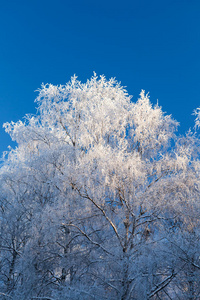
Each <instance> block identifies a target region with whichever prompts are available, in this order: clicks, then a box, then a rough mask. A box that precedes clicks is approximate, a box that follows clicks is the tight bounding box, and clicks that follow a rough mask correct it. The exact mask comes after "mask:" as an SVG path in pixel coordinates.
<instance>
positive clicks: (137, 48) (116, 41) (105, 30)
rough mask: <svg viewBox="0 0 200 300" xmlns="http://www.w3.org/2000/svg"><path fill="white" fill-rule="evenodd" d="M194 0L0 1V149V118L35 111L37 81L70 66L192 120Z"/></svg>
mask: <svg viewBox="0 0 200 300" xmlns="http://www.w3.org/2000/svg"><path fill="white" fill-rule="evenodd" d="M199 20H200V2H199V1H197V0H196V1H194V0H188V1H187V0H180V1H178V0H174V1H172V0H168V1H147V0H145V1H135V0H132V1H126V0H125V1H113V0H110V1H109V0H108V1H105V0H102V1H81V0H79V1H68V0H67V1H64V0H57V1H46V0H40V1H37V0H34V1H32V0H30V1H20V0H19V1H14V0H11V1H7V0H5V1H4V0H2V1H0V35H1V39H0V42H1V46H0V79H1V81H0V106H1V110H0V122H1V126H0V138H1V143H0V151H1V153H2V151H5V150H7V146H8V145H13V144H12V143H11V140H10V137H9V136H8V135H7V134H6V133H4V129H3V128H2V125H3V123H4V122H7V121H8V122H10V121H15V122H16V121H18V120H19V119H22V118H23V116H24V115H25V114H27V113H33V114H34V113H36V109H35V107H36V103H34V99H35V98H36V96H37V92H34V91H35V90H37V89H38V88H40V86H41V83H52V84H55V85H57V84H65V83H66V82H68V81H69V80H70V77H71V76H72V75H73V74H76V75H77V76H78V78H79V79H80V80H81V81H83V82H84V81H86V79H87V78H90V77H91V76H92V75H93V71H95V72H96V73H97V75H101V74H104V75H105V76H106V78H110V77H116V79H117V80H118V81H121V83H122V85H124V86H127V90H128V92H129V93H130V94H131V95H133V100H137V98H138V96H139V93H140V90H141V89H144V90H146V92H150V97H151V101H152V102H153V103H157V99H158V101H159V105H161V106H162V107H163V110H164V111H166V112H167V113H168V114H172V115H173V117H174V118H175V119H176V120H177V121H178V122H180V133H183V132H184V131H186V130H188V129H189V128H190V127H193V126H194V117H193V116H192V115H191V114H192V112H193V110H194V109H195V108H196V107H198V106H199V104H200V101H199V100H200V99H199V98H200V96H199V81H200V59H199V53H200V21H199Z"/></svg>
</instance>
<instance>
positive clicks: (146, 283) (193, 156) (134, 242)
mask: <svg viewBox="0 0 200 300" xmlns="http://www.w3.org/2000/svg"><path fill="white" fill-rule="evenodd" d="M36 103H37V114H36V115H26V116H25V118H24V121H18V122H17V123H14V122H11V123H6V124H4V127H5V130H6V132H8V133H9V134H10V136H11V138H12V139H13V140H14V141H16V142H17V147H16V148H15V149H10V151H9V152H7V153H6V154H5V156H4V161H3V164H2V166H1V168H0V188H1V193H0V230H1V235H0V291H1V292H0V299H1V297H2V299H9V298H11V299H16V300H18V299H20V300H26V299H43V300H44V299H54V300H55V299H56V300H58V299H113V300H114V299H121V300H122V299H123V300H127V299H164V300H165V299H183V300H184V299H190V300H192V299H199V297H200V282H199V281H200V279H199V278H200V277H199V275H200V274H199V273H200V262H199V253H200V252H199V251H200V245H199V237H200V236H199V232H200V231H199V229H200V224H199V214H200V201H199V191H200V178H199V176H200V163H199V139H198V135H197V132H196V129H197V128H198V126H199V118H200V117H199V115H200V114H199V109H197V110H196V111H195V114H196V120H195V124H196V127H195V129H194V131H192V130H190V131H188V132H187V133H186V134H185V135H182V136H179V135H178V134H177V127H178V126H179V124H178V122H177V121H176V120H174V119H173V118H172V116H170V115H166V114H165V113H163V111H162V108H161V107H160V106H159V105H158V104H157V105H155V106H153V105H152V103H151V102H150V98H149V95H148V94H146V93H145V91H143V90H142V91H141V93H140V95H139V98H138V100H137V101H136V102H134V101H133V100H132V98H131V96H129V94H128V92H127V91H126V89H125V88H124V87H122V86H121V85H120V84H119V83H118V82H117V81H116V80H115V79H113V78H111V79H110V80H106V78H105V77H104V76H100V77H97V75H96V74H94V76H93V77H92V78H91V79H89V80H88V81H87V82H86V83H81V82H80V81H78V79H77V77H76V76H74V77H72V78H71V81H70V82H69V83H67V84H66V85H60V86H54V85H51V84H48V85H42V87H41V89H40V90H38V97H37V98H36Z"/></svg>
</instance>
